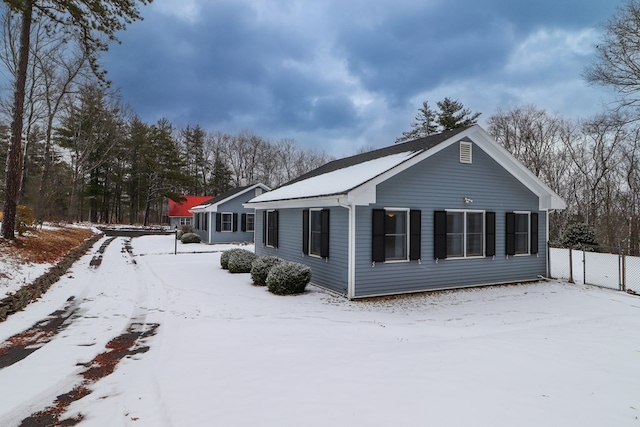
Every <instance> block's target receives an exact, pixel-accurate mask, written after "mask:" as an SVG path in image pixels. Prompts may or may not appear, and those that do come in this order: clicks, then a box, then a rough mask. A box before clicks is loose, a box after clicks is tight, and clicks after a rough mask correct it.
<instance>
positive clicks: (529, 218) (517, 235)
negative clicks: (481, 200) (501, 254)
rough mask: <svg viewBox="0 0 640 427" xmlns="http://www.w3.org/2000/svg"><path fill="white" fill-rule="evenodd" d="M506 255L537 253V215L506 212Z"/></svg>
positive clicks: (533, 213)
mask: <svg viewBox="0 0 640 427" xmlns="http://www.w3.org/2000/svg"><path fill="white" fill-rule="evenodd" d="M506 237H507V242H506V253H507V255H528V254H536V253H538V213H537V212H507V216H506Z"/></svg>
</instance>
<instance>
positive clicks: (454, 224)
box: [447, 211, 484, 258]
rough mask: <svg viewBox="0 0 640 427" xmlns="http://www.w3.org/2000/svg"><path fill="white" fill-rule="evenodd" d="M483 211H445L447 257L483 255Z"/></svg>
mask: <svg viewBox="0 0 640 427" xmlns="http://www.w3.org/2000/svg"><path fill="white" fill-rule="evenodd" d="M483 241H484V212H470V211H463V212H459V211H448V212H447V258H462V257H473V256H483V255H484V245H483Z"/></svg>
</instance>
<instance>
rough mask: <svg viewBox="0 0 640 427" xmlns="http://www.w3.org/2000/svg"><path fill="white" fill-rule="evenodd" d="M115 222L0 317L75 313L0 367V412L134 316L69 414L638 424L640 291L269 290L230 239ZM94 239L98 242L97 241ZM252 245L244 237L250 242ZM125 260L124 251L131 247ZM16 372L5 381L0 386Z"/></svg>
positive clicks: (67, 383)
mask: <svg viewBox="0 0 640 427" xmlns="http://www.w3.org/2000/svg"><path fill="white" fill-rule="evenodd" d="M126 242H127V239H125V238H121V237H118V238H116V239H115V240H114V241H113V242H112V243H111V244H110V245H109V246H108V247H107V249H106V251H105V254H104V258H103V263H102V265H101V266H100V267H98V268H89V261H90V259H91V254H88V255H86V256H85V257H83V258H82V259H81V260H80V261H79V262H78V263H76V264H75V265H74V266H73V268H72V270H71V271H70V272H69V273H68V274H67V275H65V276H64V277H63V278H62V279H61V280H60V282H58V283H57V284H56V285H54V286H53V287H52V288H51V290H50V291H49V292H48V293H47V294H46V295H45V296H44V297H43V298H41V299H40V300H38V301H37V302H34V303H32V304H31V305H30V306H29V307H28V308H27V309H26V310H25V311H23V312H20V313H17V314H15V315H12V316H10V317H9V319H8V320H7V321H6V322H4V323H2V324H0V340H6V339H7V338H8V337H10V336H12V335H13V334H15V333H17V332H20V331H22V330H24V329H26V328H28V327H29V326H30V325H32V324H33V323H34V322H36V321H37V320H39V319H41V318H42V317H44V316H46V315H47V314H49V313H51V312H53V311H54V310H56V309H58V308H60V307H62V306H63V305H64V303H65V301H66V300H67V298H68V297H69V296H70V295H75V296H76V300H78V301H80V300H81V301H83V302H82V303H80V306H79V307H80V311H79V313H80V315H79V316H77V317H76V318H74V319H72V320H71V321H70V323H69V325H68V326H67V328H66V329H64V330H63V331H62V332H61V333H60V334H59V335H58V336H56V337H55V338H54V339H53V340H52V341H51V342H49V343H47V344H45V345H44V346H43V347H42V348H40V349H39V350H37V351H35V352H34V353H32V354H31V355H30V356H28V357H27V358H25V359H23V360H22V361H20V362H18V363H16V364H14V365H12V366H9V367H6V368H4V369H0V384H2V385H3V387H2V388H0V425H2V426H7V427H10V426H16V425H18V424H19V423H20V421H21V420H22V419H23V418H24V417H25V416H27V415H29V414H30V413H32V412H33V411H35V410H40V409H42V408H44V407H46V406H47V405H49V404H51V402H52V401H53V399H55V397H56V396H57V395H59V394H61V393H65V392H67V391H69V390H70V389H71V388H72V387H73V385H74V384H77V383H78V382H79V377H78V372H80V370H81V369H82V367H81V366H78V363H85V362H87V361H89V360H91V359H92V358H93V357H94V356H95V355H96V354H98V353H100V352H102V351H104V346H105V344H106V342H108V341H109V340H110V339H111V338H113V337H114V336H117V335H118V334H120V333H122V332H123V331H124V330H125V329H126V327H127V324H129V323H130V322H131V321H132V320H135V321H140V322H146V323H158V324H159V325H160V326H159V328H158V331H157V335H155V336H153V337H151V338H149V339H148V340H147V342H146V344H147V345H149V346H150V350H149V351H148V352H146V353H142V354H137V355H135V356H133V357H130V358H125V359H123V360H122V361H121V362H120V364H119V365H118V368H117V369H116V371H115V372H114V373H113V374H111V375H109V376H107V377H105V378H103V379H101V380H100V381H98V382H97V383H95V384H94V385H93V386H92V390H93V392H92V393H91V394H89V395H88V396H86V397H84V398H83V399H81V400H79V401H77V402H74V403H73V404H72V405H71V406H70V407H69V409H68V412H67V415H68V416H73V415H75V414H78V413H82V414H83V415H84V417H85V418H84V421H82V422H81V424H80V426H82V427H86V426H139V427H145V426H153V427H163V426H213V425H221V426H255V425H263V426H299V425H304V426H327V425H332V426H347V425H349V426H351V425H357V426H360V425H366V426H389V425H400V426H424V425H452V426H453V425H455V426H458V425H491V426H496V427H500V426H513V425H517V426H540V425H569V426H578V425H579V426H602V425H612V426H613V425H615V426H636V425H638V423H639V421H638V416H640V401H639V398H638V396H640V364H639V363H638V355H639V354H640V340H638V330H640V299H638V297H636V296H632V295H629V294H626V293H622V292H617V291H614V290H609V289H601V288H598V287H591V286H585V285H581V284H569V283H566V282H562V281H549V282H540V283H536V284H525V285H518V286H497V287H487V288H480V289H466V290H459V291H449V292H440V293H430V294H421V295H413V296H404V297H398V298H387V299H373V300H365V301H348V300H346V299H344V298H342V297H339V296H335V295H333V294H331V293H328V292H325V291H323V290H321V289H319V288H316V287H313V286H310V287H308V291H307V292H306V293H305V294H303V295H299V296H288V297H283V296H276V295H272V294H270V293H269V292H268V291H267V290H266V288H265V287H256V286H253V285H252V284H251V279H250V275H249V274H230V273H228V272H227V271H225V270H222V269H221V268H220V266H219V258H220V253H221V252H220V251H221V250H223V249H227V248H230V247H233V246H231V245H224V246H221V245H198V244H190V245H183V244H178V251H179V252H182V253H179V254H177V255H174V254H173V249H174V246H173V245H174V240H173V236H145V237H139V238H134V239H132V240H131V246H132V252H133V254H134V256H131V255H129V254H128V253H127V252H126V251H123V245H124V244H125V243H126ZM101 243H102V241H101V242H98V243H96V245H95V247H94V251H95V250H96V249H97V248H98V247H99V246H100V244H101ZM244 247H245V248H248V249H252V247H251V246H244ZM134 261H135V262H134ZM7 385H10V386H7Z"/></svg>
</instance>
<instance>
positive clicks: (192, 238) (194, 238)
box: [180, 233, 200, 243]
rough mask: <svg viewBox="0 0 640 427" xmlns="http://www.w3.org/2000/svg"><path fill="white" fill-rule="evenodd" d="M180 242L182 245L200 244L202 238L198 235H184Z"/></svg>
mask: <svg viewBox="0 0 640 427" xmlns="http://www.w3.org/2000/svg"><path fill="white" fill-rule="evenodd" d="M180 241H181V242H182V243H200V236H198V235H197V234H196V233H184V234H183V235H182V237H181V238H180Z"/></svg>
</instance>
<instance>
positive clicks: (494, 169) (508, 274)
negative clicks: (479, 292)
mask: <svg viewBox="0 0 640 427" xmlns="http://www.w3.org/2000/svg"><path fill="white" fill-rule="evenodd" d="M376 191H377V203H376V204H375V205H370V206H358V207H357V208H356V223H357V231H356V290H355V296H356V297H362V296H368V295H381V294H395V293H404V292H417V291H423V290H431V289H443V288H454V287H463V286H473V285H482V284H495V283H506V282H514V281H520V280H530V279H536V278H537V277H538V276H539V275H545V274H546V251H547V247H546V235H545V232H546V220H547V217H546V212H543V211H538V206H539V204H538V198H537V196H536V195H535V194H533V193H532V192H531V191H530V190H528V189H527V188H526V187H525V186H524V185H522V184H521V183H520V182H519V181H517V179H516V178H515V177H513V176H512V175H511V174H510V173H508V172H507V171H506V170H504V169H503V168H502V167H501V166H500V165H499V164H498V163H497V162H496V161H495V160H493V159H492V158H491V157H490V156H488V155H487V154H486V153H484V152H483V151H481V150H480V149H479V148H478V146H477V145H475V144H474V145H473V163H472V164H461V163H460V162H459V145H458V144H457V143H456V144H452V145H451V146H450V147H448V148H446V149H444V150H443V151H441V152H439V153H437V154H435V155H433V156H431V157H430V158H428V159H426V160H425V161H423V162H421V163H419V164H417V165H415V166H413V167H411V168H409V169H407V170H406V171H404V172H402V173H400V174H398V175H396V176H394V177H392V178H390V179H389V180H387V181H385V182H383V183H381V184H379V185H378V187H377V190H376ZM465 197H467V198H469V199H471V200H473V202H472V203H464V201H463V199H464V198H465ZM390 207H393V208H410V209H418V210H421V212H422V227H421V234H422V236H421V243H422V248H421V261H420V262H418V261H411V262H408V261H407V262H396V263H376V264H375V265H373V263H372V262H371V221H372V213H371V211H372V209H381V208H390ZM446 209H466V210H484V211H487V212H495V213H496V255H495V257H486V258H469V259H445V260H438V261H437V262H436V260H434V256H433V254H434V243H433V240H434V229H433V228H434V227H433V223H434V211H437V210H446ZM513 211H527V212H538V213H539V223H538V224H539V226H538V236H539V238H538V240H539V241H538V251H539V252H538V254H537V255H523V256H512V257H507V256H506V255H505V240H506V236H505V216H506V213H507V212H513Z"/></svg>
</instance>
